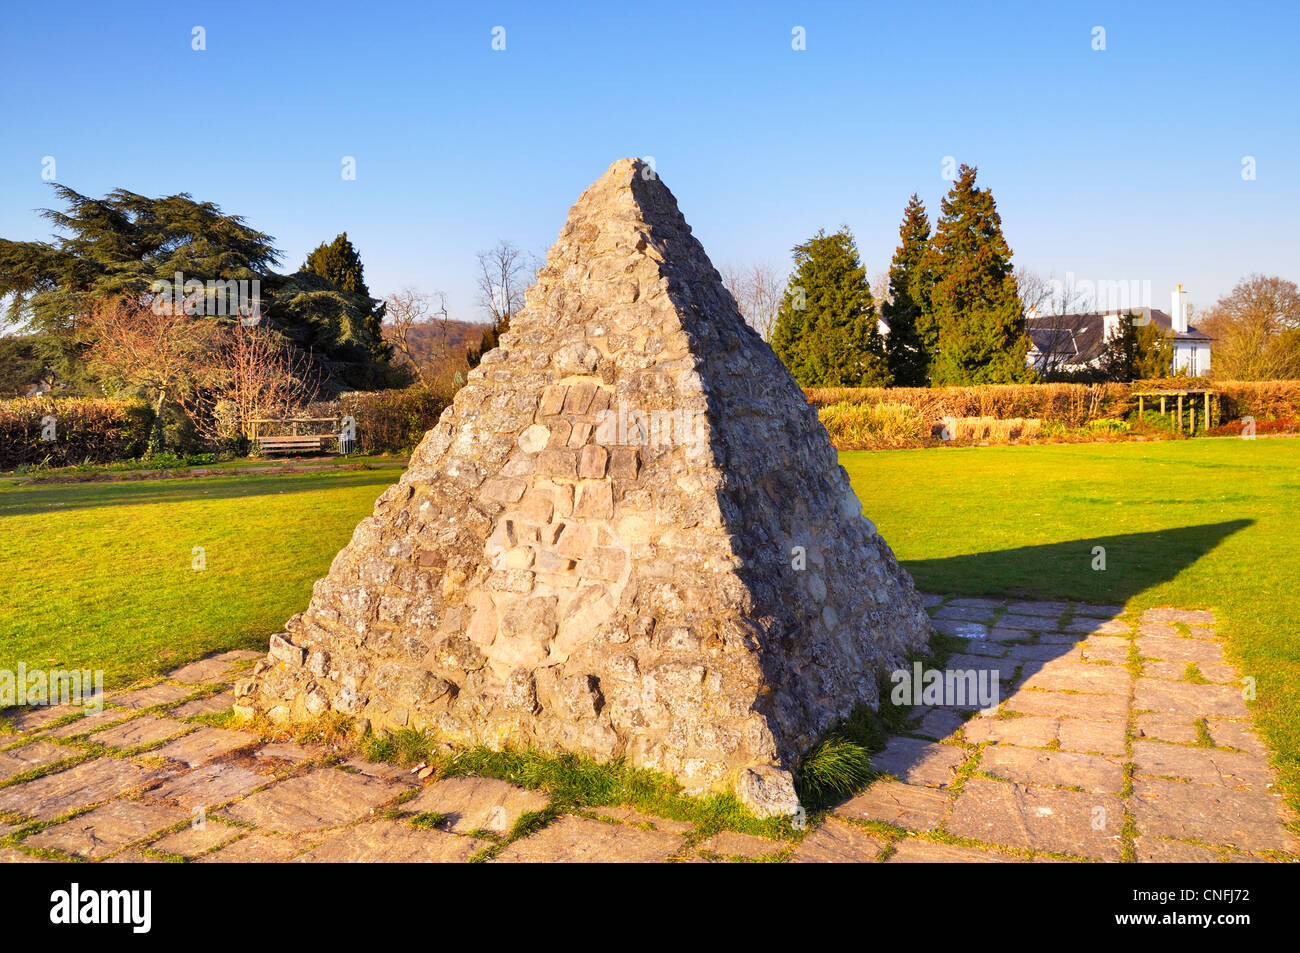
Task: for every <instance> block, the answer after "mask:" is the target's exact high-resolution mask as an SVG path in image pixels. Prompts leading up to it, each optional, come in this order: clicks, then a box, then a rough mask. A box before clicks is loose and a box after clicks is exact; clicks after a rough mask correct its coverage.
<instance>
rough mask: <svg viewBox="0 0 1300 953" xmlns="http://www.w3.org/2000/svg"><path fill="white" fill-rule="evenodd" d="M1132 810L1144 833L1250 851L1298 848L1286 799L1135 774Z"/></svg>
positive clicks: (1130, 803) (1130, 806)
mask: <svg viewBox="0 0 1300 953" xmlns="http://www.w3.org/2000/svg"><path fill="white" fill-rule="evenodd" d="M1129 809H1130V810H1131V811H1132V813H1133V819H1134V821H1136V823H1137V827H1138V830H1139V831H1140V832H1141V833H1142V834H1144V835H1156V836H1160V837H1173V838H1180V839H1183V840H1196V841H1200V842H1201V843H1204V844H1224V845H1228V846H1232V847H1238V848H1240V849H1242V850H1247V851H1259V850H1282V851H1291V852H1295V851H1296V849H1297V844H1296V838H1295V837H1294V836H1293V835H1292V834H1291V833H1289V832H1288V831H1287V830H1286V828H1285V827H1284V826H1283V825H1284V822H1285V820H1286V815H1285V812H1284V810H1283V805H1282V802H1281V799H1280V798H1277V797H1274V796H1273V795H1271V794H1261V793H1258V792H1255V791H1234V790H1231V789H1229V788H1226V787H1220V786H1218V785H1213V784H1190V783H1188V782H1186V781H1165V780H1160V779H1156V778H1144V777H1136V778H1134V779H1133V796H1132V797H1131V798H1130V799H1129Z"/></svg>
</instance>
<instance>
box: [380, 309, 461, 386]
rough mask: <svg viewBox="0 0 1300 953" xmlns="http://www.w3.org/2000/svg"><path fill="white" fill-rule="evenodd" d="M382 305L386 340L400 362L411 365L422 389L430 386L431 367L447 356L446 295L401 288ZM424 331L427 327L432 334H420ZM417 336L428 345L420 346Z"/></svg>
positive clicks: (448, 349) (448, 355)
mask: <svg viewBox="0 0 1300 953" xmlns="http://www.w3.org/2000/svg"><path fill="white" fill-rule="evenodd" d="M384 305H385V311H384V319H385V321H384V323H385V329H386V330H387V331H388V334H387V335H386V337H387V338H388V340H389V341H390V343H391V344H392V345H393V348H394V349H395V350H396V351H397V354H398V357H399V358H400V360H401V363H403V364H406V365H409V366H410V368H411V370H412V371H414V372H415V376H416V378H417V379H418V380H419V381H420V385H421V386H422V387H425V388H427V387H429V386H431V384H432V378H433V373H434V372H433V368H434V367H435V366H436V365H437V364H440V363H443V362H445V361H446V360H447V359H448V358H449V357H450V347H449V345H448V340H447V322H448V321H449V320H450V318H449V316H448V314H447V296H446V295H445V294H444V293H443V292H441V291H435V292H433V293H432V294H428V293H426V292H423V291H416V290H415V289H414V288H403V289H402V290H401V291H397V292H394V293H393V294H390V295H389V296H388V297H387V298H385V299H384ZM425 328H429V329H430V330H431V331H432V334H431V335H425V334H423V333H421V332H422V331H423V329H425ZM417 337H420V338H423V339H424V340H428V341H429V345H430V346H428V347H422V346H419V344H418V343H417V340H416V338H417ZM430 338H431V340H430Z"/></svg>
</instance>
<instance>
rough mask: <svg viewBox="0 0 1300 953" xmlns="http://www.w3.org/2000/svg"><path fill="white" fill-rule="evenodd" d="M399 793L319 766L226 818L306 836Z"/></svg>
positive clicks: (398, 789) (240, 805) (249, 800)
mask: <svg viewBox="0 0 1300 953" xmlns="http://www.w3.org/2000/svg"><path fill="white" fill-rule="evenodd" d="M401 791H402V788H401V787H400V786H398V785H395V784H393V783H392V782H389V781H381V780H379V779H377V778H368V777H365V776H364V775H359V774H349V773H347V772H346V771H340V770H338V769H337V768H317V769H316V770H314V771H312V772H310V773H309V774H305V775H300V776H298V777H296V778H289V779H288V780H286V781H281V782H279V783H277V784H273V785H272V786H271V787H269V788H267V789H265V790H263V791H258V792H257V793H256V794H252V795H249V796H248V797H247V798H245V799H244V800H242V801H236V802H235V803H234V804H232V805H231V806H230V807H228V808H226V809H225V814H226V815H227V816H229V817H231V818H233V819H235V820H237V821H243V822H245V823H248V824H253V825H255V826H257V827H264V828H267V829H268V830H272V831H277V832H281V833H288V834H295V833H303V832H305V831H311V830H318V829H321V828H328V827H339V826H341V825H343V824H347V823H349V822H351V821H355V820H357V819H359V818H361V817H364V816H366V815H367V814H369V813H370V812H371V811H373V810H374V809H375V808H378V807H380V806H381V805H383V804H384V803H386V802H388V801H390V800H392V799H393V798H394V797H396V796H397V795H398V794H400V793H401Z"/></svg>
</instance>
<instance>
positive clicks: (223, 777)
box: [143, 763, 272, 811]
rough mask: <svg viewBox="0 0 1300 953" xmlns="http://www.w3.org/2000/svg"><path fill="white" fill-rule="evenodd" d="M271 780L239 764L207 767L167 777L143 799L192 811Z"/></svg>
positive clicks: (236, 795)
mask: <svg viewBox="0 0 1300 953" xmlns="http://www.w3.org/2000/svg"><path fill="white" fill-rule="evenodd" d="M271 780H272V779H271V778H270V777H267V776H266V775H264V774H258V773H257V772H255V771H251V770H249V769H248V768H246V767H244V766H243V765H238V764H230V763H216V764H208V765H204V766H202V767H200V768H197V769H195V770H192V771H186V772H183V773H180V774H177V775H175V776H174V777H171V778H168V779H167V780H165V781H163V782H162V783H161V784H159V785H157V786H156V787H153V788H150V789H149V790H148V791H146V792H145V793H144V794H143V797H144V798H145V799H146V800H149V801H157V802H161V803H169V804H177V805H179V806H181V807H183V808H186V809H187V810H190V811H194V810H197V809H198V808H200V807H215V806H216V805H218V804H224V803H226V802H227V801H233V800H234V799H235V798H239V797H243V796H244V795H245V794H249V793H250V792H252V791H254V790H256V789H257V788H259V787H261V786H262V785H264V784H267V783H269V782H270V781H271Z"/></svg>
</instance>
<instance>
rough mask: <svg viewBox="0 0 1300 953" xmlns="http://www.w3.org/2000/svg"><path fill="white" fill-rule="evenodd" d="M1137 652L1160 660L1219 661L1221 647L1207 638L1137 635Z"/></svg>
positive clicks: (1221, 656)
mask: <svg viewBox="0 0 1300 953" xmlns="http://www.w3.org/2000/svg"><path fill="white" fill-rule="evenodd" d="M1137 647H1138V654H1139V655H1141V656H1142V657H1143V658H1149V659H1156V660H1158V661H1161V662H1196V663H1198V664H1201V663H1221V662H1222V661H1223V647H1222V646H1221V645H1219V643H1218V642H1211V641H1209V640H1208V639H1185V638H1183V637H1182V636H1168V635H1139V636H1138V637H1137Z"/></svg>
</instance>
